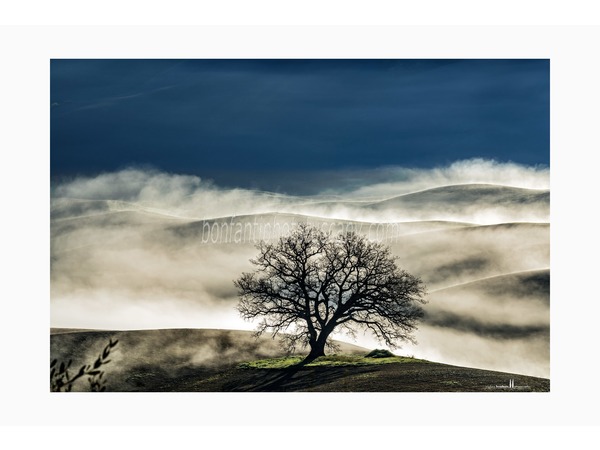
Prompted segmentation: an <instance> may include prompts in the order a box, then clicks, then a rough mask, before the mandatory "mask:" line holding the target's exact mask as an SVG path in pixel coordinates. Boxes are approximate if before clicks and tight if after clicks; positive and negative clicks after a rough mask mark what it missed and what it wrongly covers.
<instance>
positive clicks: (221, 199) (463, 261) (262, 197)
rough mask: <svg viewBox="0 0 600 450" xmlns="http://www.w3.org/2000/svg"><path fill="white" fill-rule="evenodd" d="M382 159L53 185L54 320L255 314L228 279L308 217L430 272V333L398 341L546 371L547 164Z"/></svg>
mask: <svg viewBox="0 0 600 450" xmlns="http://www.w3.org/2000/svg"><path fill="white" fill-rule="evenodd" d="M382 170H384V171H386V176H385V180H386V181H385V182H381V179H382V177H380V176H375V174H374V173H369V174H367V176H365V178H364V179H363V180H361V184H360V185H359V186H357V185H354V186H353V187H352V188H345V189H339V190H334V189H328V190H326V191H324V192H323V193H322V195H318V196H311V197H294V196H290V195H281V194H274V193H265V192H255V191H249V190H243V189H221V188H219V187H218V186H215V185H214V184H211V183H210V182H205V181H204V180H202V179H200V178H198V177H194V176H189V175H177V174H168V173H161V172H156V171H148V170H140V169H128V170H122V171H119V172H114V173H105V174H101V175H98V176H96V177H89V178H77V179H74V180H71V181H68V182H63V183H61V184H58V185H55V186H52V199H51V202H52V213H51V214H52V217H51V219H52V220H51V326H52V327H61V328H62V327H73V328H96V329H121V330H124V329H147V328H228V329H246V330H248V329H252V328H254V326H255V324H253V323H247V322H244V321H242V320H241V319H240V318H239V317H238V315H237V312H236V310H235V305H236V303H237V298H236V290H235V288H234V286H233V283H232V280H234V279H235V278H237V277H238V276H239V275H240V274H241V273H242V272H243V271H248V270H251V268H252V267H251V264H250V263H249V259H250V258H252V257H253V256H255V255H256V249H255V248H254V244H255V243H256V242H257V241H258V240H260V239H274V238H276V237H277V236H279V235H281V234H283V233H287V232H289V231H290V230H291V229H293V227H294V225H295V224H297V223H299V222H301V221H310V222H313V223H315V224H317V225H318V226H321V227H323V228H324V229H327V230H331V231H332V232H337V231H342V230H354V231H357V232H360V233H365V234H367V235H368V236H369V237H370V238H372V239H376V240H382V241H384V242H386V243H387V244H389V245H390V246H391V248H392V250H393V252H394V253H395V254H396V255H397V256H398V257H399V260H398V262H399V265H400V266H401V267H402V268H405V269H407V270H408V271H410V272H411V273H413V274H414V275H417V276H419V277H421V278H422V279H423V281H424V282H425V283H426V285H427V287H428V290H429V295H428V299H429V303H428V304H427V305H426V307H425V309H426V318H425V321H424V323H423V324H422V325H421V327H420V329H419V331H418V333H417V335H416V337H417V340H418V341H419V343H418V345H416V346H412V345H407V346H405V347H404V348H402V349H400V350H398V351H397V353H400V354H412V355H414V356H418V357H423V358H428V359H432V360H435V361H440V362H447V363H451V364H460V365H466V366H473V367H482V368H488V369H495V370H506V371H512V372H519V373H524V374H528V375H535V376H544V377H548V376H549V325H550V323H549V247H550V237H549V223H548V221H549V172H548V169H547V168H546V169H545V168H536V167H533V168H532V167H524V166H518V165H515V164H500V163H495V162H492V161H481V160H472V161H461V162H457V163H455V164H453V165H451V166H449V167H446V168H439V169H433V170H408V169H399V168H386V169H382ZM390 173H392V174H395V175H396V177H395V178H394V180H395V181H390V179H391V178H393V177H390ZM336 337H337V338H340V339H343V338H344V337H343V336H336ZM355 343H356V344H357V345H364V346H366V347H374V346H379V347H382V345H381V344H377V343H376V342H374V341H373V340H372V339H371V338H370V337H368V336H364V337H361V336H360V335H359V338H358V340H357V341H356V342H355Z"/></svg>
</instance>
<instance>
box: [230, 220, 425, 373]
mask: <svg viewBox="0 0 600 450" xmlns="http://www.w3.org/2000/svg"><path fill="white" fill-rule="evenodd" d="M257 248H258V250H259V254H258V256H257V257H256V258H255V259H252V260H250V262H251V263H252V264H253V265H254V266H256V270H254V271H253V272H252V273H243V274H242V276H241V277H240V278H239V279H237V280H235V281H234V283H235V286H236V287H237V288H238V291H239V295H240V301H239V304H238V311H239V312H240V314H241V316H242V317H243V318H244V319H246V320H252V319H256V318H262V321H261V322H260V324H259V325H258V329H257V334H258V335H260V334H261V333H263V332H265V331H271V332H273V333H274V335H278V334H282V336H283V339H284V342H285V343H286V344H287V346H288V349H289V350H294V349H295V348H296V347H297V345H298V344H300V345H301V346H303V347H304V346H307V345H308V346H310V353H309V354H308V356H307V357H306V358H305V360H304V361H303V363H308V362H310V361H312V360H314V359H315V358H318V357H319V356H323V355H325V347H334V346H333V345H332V343H331V342H329V338H330V336H331V333H332V332H333V331H334V330H338V331H339V330H344V331H345V332H346V333H347V334H349V335H351V336H356V331H357V330H359V329H363V330H368V331H370V332H372V334H373V335H375V337H376V338H377V339H378V340H379V341H382V342H385V343H386V344H387V345H388V346H389V347H390V348H396V347H397V342H398V341H410V342H414V339H413V337H412V332H413V331H414V330H415V329H416V328H417V323H418V322H419V320H420V319H421V318H422V317H423V309H422V308H421V304H424V303H426V301H425V300H424V296H425V286H424V285H423V283H422V282H421V280H420V279H419V278H417V277H415V276H413V275H411V274H409V273H407V272H406V271H404V270H401V269H399V268H398V267H397V265H396V262H395V260H396V258H395V257H393V256H392V255H391V253H390V250H389V248H388V247H386V246H384V245H383V244H381V243H376V242H372V241H369V240H368V239H367V238H366V237H364V236H362V235H359V234H356V233H345V234H340V235H338V236H332V235H330V234H326V233H324V232H323V231H321V230H320V229H318V228H316V227H312V226H309V225H307V224H301V225H300V226H299V227H298V228H297V229H296V230H295V231H294V232H293V233H291V234H290V235H287V236H283V237H281V238H280V239H279V240H278V241H277V242H275V243H266V242H264V241H263V242H261V243H260V244H258V246H257Z"/></svg>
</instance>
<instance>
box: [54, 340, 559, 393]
mask: <svg viewBox="0 0 600 450" xmlns="http://www.w3.org/2000/svg"><path fill="white" fill-rule="evenodd" d="M50 338H51V340H50V344H51V345H50V356H51V358H57V359H59V360H61V361H67V360H69V359H71V360H72V367H73V368H75V369H76V368H78V367H79V365H83V364H88V363H89V362H90V361H93V359H94V358H95V357H96V356H97V354H98V352H100V351H101V350H102V348H103V347H104V345H105V343H106V342H108V340H109V339H112V340H113V341H114V340H116V339H118V340H119V345H118V347H117V348H116V349H115V350H114V351H113V353H111V362H110V363H109V364H108V365H107V366H106V369H105V370H106V379H107V384H106V386H107V391H115V392H116V391H119V392H134V391H138V392H139V391H141V392H159V391H165V392H196V391H204V392H242V391H255V392H256V391H263V392H310V391H313V392H486V391H536V392H548V391H549V390H550V380H548V379H545V378H537V377H531V376H525V375H519V374H510V373H505V372H497V371H488V370H482V369H474V368H468V367H458V366H452V365H447V364H440V363H436V362H431V361H426V360H421V359H416V358H409V357H402V356H396V355H386V354H380V355H376V356H379V357H368V356H367V355H368V354H369V350H368V349H365V348H361V347H358V346H354V345H351V344H346V343H339V344H340V345H341V348H340V353H339V354H336V355H331V356H325V357H321V358H318V359H317V360H315V361H313V362H312V363H310V364H307V365H305V366H297V364H298V363H299V362H300V361H301V360H302V356H299V355H292V356H289V355H285V354H284V353H283V352H282V351H281V349H280V347H279V345H278V342H277V341H276V340H273V339H271V338H270V337H266V336H265V337H261V338H259V339H255V338H254V337H253V336H252V333H251V332H248V331H234V330H200V329H165V330H138V331H94V330H89V331H86V330H69V329H53V330H51V337H50ZM510 379H513V380H514V385H515V388H513V389H509V388H508V384H509V380H510ZM87 387H88V386H87V383H83V382H81V383H80V384H79V385H78V386H74V389H73V390H74V391H77V390H82V391H86V390H88V389H87Z"/></svg>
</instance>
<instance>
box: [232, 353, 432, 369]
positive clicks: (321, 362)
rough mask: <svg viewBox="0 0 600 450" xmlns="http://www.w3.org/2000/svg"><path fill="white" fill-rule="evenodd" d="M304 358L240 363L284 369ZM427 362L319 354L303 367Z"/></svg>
mask: <svg viewBox="0 0 600 450" xmlns="http://www.w3.org/2000/svg"><path fill="white" fill-rule="evenodd" d="M303 359H304V357H303V356H287V357H283V358H272V359H259V360H256V361H249V362H245V363H242V364H240V365H239V366H238V367H239V368H241V369H285V368H287V367H291V366H294V365H296V364H298V363H300V362H302V360H303ZM408 362H421V363H422V362H427V361H425V360H423V359H417V358H409V357H407V356H391V357H386V358H372V357H365V356H354V355H330V356H321V357H320V358H317V359H315V360H314V361H312V362H311V363H309V364H307V365H306V366H305V367H340V366H373V365H380V364H393V363H408Z"/></svg>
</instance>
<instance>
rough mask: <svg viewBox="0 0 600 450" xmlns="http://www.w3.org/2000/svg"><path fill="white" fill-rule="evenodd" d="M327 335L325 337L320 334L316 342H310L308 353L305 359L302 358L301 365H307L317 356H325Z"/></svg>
mask: <svg viewBox="0 0 600 450" xmlns="http://www.w3.org/2000/svg"><path fill="white" fill-rule="evenodd" d="M328 335H329V333H327V335H324V334H323V333H321V335H320V336H319V338H318V339H317V340H315V341H311V342H310V353H309V354H308V356H307V357H306V358H304V360H303V361H302V364H308V363H309V362H312V361H314V360H315V359H317V358H318V357H319V356H325V343H326V342H327V336H328Z"/></svg>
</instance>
